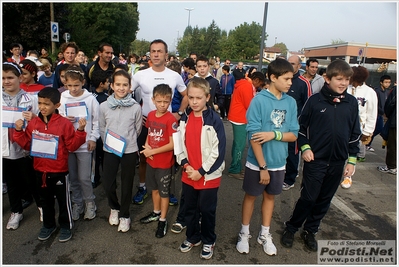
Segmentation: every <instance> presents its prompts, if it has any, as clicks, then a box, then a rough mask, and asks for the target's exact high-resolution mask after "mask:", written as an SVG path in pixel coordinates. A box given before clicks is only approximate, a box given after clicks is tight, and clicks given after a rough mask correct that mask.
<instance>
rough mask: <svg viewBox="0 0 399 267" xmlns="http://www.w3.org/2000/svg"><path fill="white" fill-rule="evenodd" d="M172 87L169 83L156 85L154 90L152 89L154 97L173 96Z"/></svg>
mask: <svg viewBox="0 0 399 267" xmlns="http://www.w3.org/2000/svg"><path fill="white" fill-rule="evenodd" d="M172 94H173V92H172V88H170V86H169V85H167V84H164V83H161V84H158V85H157V86H155V87H154V90H153V91H152V97H155V96H156V95H160V96H172Z"/></svg>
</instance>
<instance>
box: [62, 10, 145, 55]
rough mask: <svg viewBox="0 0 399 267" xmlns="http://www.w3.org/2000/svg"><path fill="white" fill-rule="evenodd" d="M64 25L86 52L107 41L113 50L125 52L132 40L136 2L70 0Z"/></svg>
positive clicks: (136, 24) (92, 51)
mask: <svg viewBox="0 0 399 267" xmlns="http://www.w3.org/2000/svg"><path fill="white" fill-rule="evenodd" d="M66 5H67V9H68V11H69V15H68V25H67V26H68V28H69V29H70V34H71V41H75V42H76V43H77V44H78V45H79V47H81V48H82V49H83V50H84V51H85V52H86V53H87V52H91V53H96V48H97V47H98V45H99V44H100V43H102V42H107V43H110V44H111V45H112V46H113V48H114V51H115V52H116V53H117V52H125V53H129V52H130V51H129V50H130V44H131V42H133V41H134V40H135V39H136V33H137V31H138V20H139V13H138V11H137V3H71V4H66Z"/></svg>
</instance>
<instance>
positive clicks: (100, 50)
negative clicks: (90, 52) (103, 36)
mask: <svg viewBox="0 0 399 267" xmlns="http://www.w3.org/2000/svg"><path fill="white" fill-rule="evenodd" d="M104 46H109V47H112V45H110V44H109V43H101V44H100V45H99V46H98V48H97V51H98V52H101V53H102V52H104Z"/></svg>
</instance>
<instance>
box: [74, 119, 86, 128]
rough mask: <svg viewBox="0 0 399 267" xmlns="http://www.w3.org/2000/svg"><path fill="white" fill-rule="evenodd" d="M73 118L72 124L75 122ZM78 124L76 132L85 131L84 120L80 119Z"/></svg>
mask: <svg viewBox="0 0 399 267" xmlns="http://www.w3.org/2000/svg"><path fill="white" fill-rule="evenodd" d="M73 118H74V120H73V122H75V117H73ZM78 123H79V127H78V130H79V131H83V130H84V129H85V127H86V119H85V118H80V119H79V121H78Z"/></svg>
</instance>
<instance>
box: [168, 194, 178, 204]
mask: <svg viewBox="0 0 399 267" xmlns="http://www.w3.org/2000/svg"><path fill="white" fill-rule="evenodd" d="M178 203H179V202H178V201H177V198H175V195H173V194H170V195H169V206H176V205H177V204H178Z"/></svg>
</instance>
